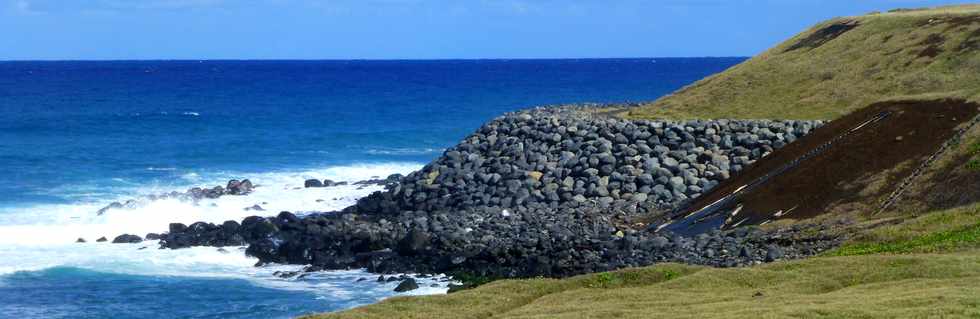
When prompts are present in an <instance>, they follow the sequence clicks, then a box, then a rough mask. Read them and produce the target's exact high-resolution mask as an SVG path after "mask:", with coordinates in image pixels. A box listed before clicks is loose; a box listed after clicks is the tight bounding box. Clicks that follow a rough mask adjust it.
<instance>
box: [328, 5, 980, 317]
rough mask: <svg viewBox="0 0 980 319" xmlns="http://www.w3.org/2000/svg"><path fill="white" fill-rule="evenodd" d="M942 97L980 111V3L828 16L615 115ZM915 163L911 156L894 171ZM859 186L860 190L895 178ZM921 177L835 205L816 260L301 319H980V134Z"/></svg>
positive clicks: (522, 284) (728, 114)
mask: <svg viewBox="0 0 980 319" xmlns="http://www.w3.org/2000/svg"><path fill="white" fill-rule="evenodd" d="M950 97H953V98H962V99H966V100H970V101H975V102H980V5H973V6H956V7H944V8H937V9H928V10H897V11H893V12H887V13H874V14H869V15H866V16H860V17H843V18H837V19H833V20H831V21H827V22H824V23H821V24H818V25H816V26H814V27H813V28H812V29H810V30H808V31H806V32H803V33H801V34H799V35H797V36H795V37H793V38H792V39H790V40H788V41H786V42H784V43H782V44H780V45H777V46H776V47H774V48H772V49H769V50H768V51H766V52H765V53H763V54H760V55H759V56H757V57H754V58H752V59H750V60H748V61H746V62H744V63H742V64H740V65H737V66H735V67H732V68H731V69H729V70H727V71H725V72H722V73H720V74H717V75H714V76H711V77H708V78H706V79H704V80H701V81H698V82H697V83H694V84H692V85H690V86H688V87H685V88H683V89H681V90H680V91H678V92H676V93H674V94H673V95H670V96H666V97H664V98H661V99H660V100H657V101H655V102H652V103H650V104H647V105H643V106H641V107H636V108H629V109H625V111H619V113H616V114H618V115H620V116H624V117H628V118H796V119H836V118H838V117H841V116H842V115H844V114H848V113H851V112H852V111H855V110H858V109H861V108H864V107H865V106H868V105H871V104H873V103H875V102H880V101H888V100H924V101H927V100H936V99H939V98H950ZM923 104H925V105H927V104H928V103H923ZM608 111H609V112H616V111H614V110H608ZM910 133H914V132H910ZM887 140H888V141H891V142H895V141H900V139H895V138H893V137H891V136H887ZM920 163H921V161H920V160H918V159H912V158H910V159H908V160H907V161H905V162H902V163H901V164H899V165H897V166H896V167H895V168H894V169H893V170H896V171H898V170H901V168H902V167H915V166H917V165H919V164H920ZM886 173H887V172H886ZM886 173H881V174H878V175H882V176H885V175H888V174H886ZM903 176H904V175H903ZM861 179H864V180H868V181H871V182H869V183H867V184H868V185H870V186H868V187H867V188H868V189H870V188H874V185H881V184H885V183H897V182H898V180H897V179H896V178H892V179H889V178H882V177H881V176H863V177H861ZM916 181H917V182H916V183H914V184H912V186H911V187H910V188H909V189H908V191H907V194H906V195H905V196H904V197H903V198H904V199H903V201H902V202H900V203H901V205H897V207H894V209H892V210H889V211H885V212H882V213H880V214H875V213H873V209H874V208H875V207H877V206H878V205H877V203H876V201H875V200H867V202H868V203H865V204H867V205H847V206H846V207H839V208H840V209H839V211H841V212H845V213H847V214H852V215H855V216H857V215H860V216H862V218H861V219H859V221H858V222H857V223H856V224H854V225H852V226H848V227H849V228H847V229H845V230H844V231H845V232H848V233H851V234H852V237H851V240H850V241H849V242H848V243H847V244H845V245H844V246H843V247H840V248H838V249H836V250H834V251H831V252H828V253H827V254H826V255H824V256H820V257H814V258H810V259H806V260H797V261H782V262H775V263H771V264H764V265H758V266H755V267H749V268H738V269H717V268H707V267H699V266H687V265H679V264H662V265H656V266H652V267H644V268H635V269H625V270H620V271H615V272H608V273H598V274H589V275H583V276H578V277H572V278H568V279H562V280H556V279H543V278H541V279H527V280H503V281H496V282H492V283H490V284H487V285H484V286H480V287H477V288H475V289H471V290H466V291H462V292H458V293H453V294H449V295H443V296H424V297H395V298H391V299H388V300H385V301H383V302H380V303H378V304H374V305H370V306H366V307H361V308H356V309H352V310H348V311H345V312H340V313H333V314H323V315H315V316H311V318H490V317H493V318H545V317H547V318H611V317H614V318H620V317H622V318H649V317H665V318H759V317H766V318H783V317H804V318H868V317H944V318H949V317H955V318H960V317H974V318H976V317H980V204H978V201H980V187H978V182H980V125H977V126H975V127H974V128H973V129H971V130H969V131H967V132H966V134H964V135H963V138H962V140H959V141H958V142H957V143H954V144H952V146H951V147H950V151H948V152H945V153H943V155H942V156H941V157H939V158H938V160H936V161H935V162H934V163H933V164H932V165H930V166H928V167H927V169H925V170H924V171H923V172H922V175H921V176H920V177H919V178H918V179H916ZM868 189H864V190H861V192H867V191H869V190H868ZM789 222H792V221H789ZM784 224H785V223H783V225H784ZM776 226H779V225H776Z"/></svg>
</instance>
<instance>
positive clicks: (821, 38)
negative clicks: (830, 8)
mask: <svg viewBox="0 0 980 319" xmlns="http://www.w3.org/2000/svg"><path fill="white" fill-rule="evenodd" d="M858 25H860V23H859V22H857V21H853V20H852V21H841V22H837V23H834V24H831V25H829V26H826V27H823V28H821V29H820V30H817V31H814V32H813V33H811V34H810V35H808V36H807V37H805V38H803V39H801V40H800V42H797V43H795V44H793V45H791V46H790V47H789V48H787V49H786V51H783V52H789V51H793V50H799V49H803V48H808V49H815V48H819V47H820V46H821V45H824V44H825V43H827V42H830V40H833V39H836V38H837V37H839V36H840V35H841V34H844V33H845V32H847V31H851V30H852V29H854V28H856V27H857V26H858Z"/></svg>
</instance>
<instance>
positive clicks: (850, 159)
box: [675, 99, 980, 226]
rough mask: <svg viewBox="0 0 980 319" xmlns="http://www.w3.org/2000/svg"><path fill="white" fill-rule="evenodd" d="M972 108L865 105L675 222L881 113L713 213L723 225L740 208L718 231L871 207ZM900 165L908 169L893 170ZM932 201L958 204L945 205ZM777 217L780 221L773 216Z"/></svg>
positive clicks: (936, 103) (948, 102) (943, 103)
mask: <svg viewBox="0 0 980 319" xmlns="http://www.w3.org/2000/svg"><path fill="white" fill-rule="evenodd" d="M978 108H980V105H978V104H976V103H971V102H966V101H963V100H954V99H944V100H933V101H898V102H884V103H876V104H872V105H870V106H868V107H865V108H863V109H861V110H858V111H856V112H854V113H852V114H850V115H847V116H845V117H843V118H840V119H838V120H835V121H832V122H830V123H828V124H827V125H824V126H823V127H821V128H819V129H816V130H814V131H813V132H812V133H810V134H809V135H807V136H806V137H804V138H802V139H800V140H798V141H797V142H794V143H791V144H789V145H787V146H785V147H783V148H782V149H779V150H777V151H775V152H773V153H772V154H770V155H769V156H767V157H764V158H762V159H760V160H759V161H758V162H756V163H755V164H754V165H752V166H750V167H748V168H747V169H746V170H744V171H742V172H740V173H739V174H737V175H736V176H734V177H732V178H731V179H729V180H727V181H725V182H723V183H722V184H721V185H719V186H718V187H717V188H715V189H714V190H713V191H712V192H710V193H708V194H707V195H705V196H702V197H701V198H699V199H698V200H695V201H693V202H692V203H691V204H690V205H688V206H687V208H686V209H685V210H682V211H681V212H682V214H680V215H679V216H685V215H687V214H688V213H692V212H697V211H698V210H700V209H701V208H704V207H706V206H708V205H710V204H712V203H715V202H716V201H718V200H720V199H723V198H725V197H726V196H727V195H729V194H731V193H733V192H735V191H736V190H737V189H738V188H740V187H742V186H743V185H749V184H751V183H753V182H754V181H757V180H758V179H759V178H760V177H762V176H765V175H766V174H769V173H771V172H774V171H776V170H778V169H780V168H783V167H784V166H785V165H786V164H787V163H790V162H792V161H793V160H795V159H797V158H799V157H801V156H802V155H804V154H806V153H807V152H809V151H810V150H813V149H815V148H817V147H819V146H820V145H822V144H825V143H826V142H828V141H831V140H833V139H834V138H835V137H837V136H840V135H842V134H844V133H845V132H847V131H849V130H852V129H853V128H855V127H857V126H859V125H860V124H861V123H864V122H865V121H867V120H869V119H871V118H874V117H875V116H876V115H879V114H887V115H888V116H887V117H885V118H884V119H882V120H880V121H878V122H873V123H871V124H867V125H865V126H864V127H862V128H860V129H858V130H856V131H854V133H852V134H850V135H847V136H846V137H844V138H842V139H840V140H838V141H837V142H835V143H834V144H832V145H830V146H829V147H827V148H826V149H825V150H824V151H823V152H821V153H818V154H816V155H814V156H812V157H810V158H808V159H806V160H803V161H801V162H800V163H799V164H798V166H795V167H791V168H789V169H788V170H786V171H785V172H783V173H782V174H779V175H776V176H774V177H772V178H770V179H768V180H767V181H766V182H764V183H761V184H759V186H757V187H755V188H753V189H750V190H746V191H742V192H741V195H740V196H738V197H737V198H735V199H734V200H733V201H731V202H728V203H726V204H725V205H724V206H723V208H721V209H720V210H718V212H719V213H718V214H719V216H721V218H727V217H728V216H729V214H730V212H732V211H734V210H735V209H736V207H737V206H738V205H742V206H743V207H742V209H741V211H739V213H738V215H737V216H735V217H733V218H731V220H729V221H728V223H727V224H726V226H731V225H732V224H734V223H736V222H738V221H741V220H743V219H744V221H743V222H742V223H741V225H750V224H759V223H763V222H766V221H769V220H775V219H780V218H792V219H804V218H811V217H814V216H817V215H820V214H823V213H825V212H828V211H835V212H839V213H854V212H853V211H850V212H841V210H840V209H836V208H840V207H853V206H851V205H850V204H854V203H858V202H864V203H867V202H868V201H872V202H875V204H877V202H876V201H877V200H880V199H883V198H884V197H885V196H887V195H888V194H890V193H891V192H892V191H894V190H895V188H896V187H897V184H898V183H899V182H900V181H901V180H902V179H903V178H904V177H905V176H907V175H909V174H911V172H912V170H913V169H914V168H915V167H917V166H918V165H919V163H921V162H922V161H923V160H925V159H926V158H927V157H928V156H929V155H931V154H932V153H934V152H935V151H936V150H938V149H939V147H940V146H941V145H942V143H943V142H945V141H946V140H948V139H949V138H951V137H952V136H953V135H954V134H955V131H956V127H957V126H958V125H960V124H961V123H963V122H965V121H969V120H970V119H972V118H973V117H974V116H976V114H977V113H978V111H980V110H978ZM907 161H912V163H914V164H913V165H903V166H902V167H901V168H896V166H898V165H899V164H900V163H903V162H907ZM885 175H887V176H885ZM876 180H877V182H875V181H876ZM882 180H884V182H883V184H882ZM934 182H939V181H934ZM959 182H964V181H959ZM871 183H876V184H875V185H871ZM939 184H942V182H939ZM967 184H968V185H972V184H974V183H967ZM869 186H870V187H869ZM977 191H978V192H980V190H977ZM947 196H954V197H955V196H959V195H957V194H948V195H947ZM974 198H980V197H974ZM939 200H941V201H945V200H953V201H957V202H958V200H955V199H952V198H949V199H947V198H941V199H939ZM780 211H782V212H783V214H782V215H781V216H780V217H774V214H775V213H777V212H780ZM719 223H720V221H719ZM675 224H677V223H675Z"/></svg>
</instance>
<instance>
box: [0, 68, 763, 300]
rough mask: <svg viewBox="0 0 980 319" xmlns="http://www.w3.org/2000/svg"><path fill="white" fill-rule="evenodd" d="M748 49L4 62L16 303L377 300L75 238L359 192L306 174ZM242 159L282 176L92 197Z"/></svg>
mask: <svg viewBox="0 0 980 319" xmlns="http://www.w3.org/2000/svg"><path fill="white" fill-rule="evenodd" d="M743 60H744V59H742V58H658V59H655V60H654V59H586V60H470V61H139V62H0V317H45V318H49V317H65V318H99V317H115V318H122V317H164V318H184V317H198V318H217V317H249V318H268V317H288V316H294V315H297V314H302V313H308V312H313V311H327V310H334V309H342V308H346V307H351V306H353V305H357V304H363V303H369V302H373V301H376V300H378V299H379V298H383V297H386V296H389V295H391V293H390V292H389V290H390V287H387V286H382V285H376V286H370V287H367V288H369V289H366V288H365V287H359V286H356V285H354V284H352V283H351V282H352V281H353V280H349V279H352V278H353V279H356V276H358V275H357V274H351V273H343V274H332V275H331V274H325V275H324V278H321V280H313V281H309V282H303V283H296V282H286V281H282V280H277V279H269V278H266V277H270V276H266V275H267V273H268V272H269V271H266V270H264V269H253V268H252V267H251V266H250V265H251V263H254V260H250V259H247V258H245V257H243V256H239V255H241V253H240V252H238V251H233V252H231V253H230V254H224V255H222V254H220V253H216V252H214V251H213V250H210V249H208V250H203V248H202V249H197V250H194V249H192V250H188V251H186V252H157V251H156V249H155V247H152V245H149V246H151V247H150V248H151V249H145V250H139V249H138V247H125V248H116V246H111V245H109V244H95V243H91V242H92V240H89V242H90V243H87V244H77V245H76V244H71V243H70V242H72V241H73V239H74V238H77V237H82V236H91V237H90V238H91V239H94V238H95V236H101V235H102V234H104V235H106V236H110V237H109V238H110V239H111V235H113V234H118V233H119V232H124V231H129V230H132V231H139V230H144V229H145V230H159V231H163V230H165V229H166V223H167V222H169V221H171V219H173V220H182V221H183V220H188V221H193V220H195V219H200V220H207V219H209V218H213V219H215V220H217V221H220V218H229V217H228V216H231V217H235V216H238V215H240V214H242V213H239V212H238V211H239V210H240V209H239V208H237V207H241V205H245V204H251V203H250V202H249V203H245V202H244V201H247V200H253V201H259V200H260V199H261V200H262V201H264V202H268V201H273V200H277V199H281V201H280V202H272V203H270V204H269V205H273V206H275V205H277V204H278V205H281V206H279V207H282V209H296V210H299V209H302V208H305V207H300V206H303V205H309V203H312V202H313V201H312V199H314V198H316V199H319V197H323V198H328V197H329V198H328V199H329V200H334V202H330V201H329V200H328V201H326V204H323V205H328V204H329V205H340V206H342V205H343V204H344V203H346V202H344V200H345V199H343V198H340V199H337V198H334V197H343V196H340V195H337V194H341V195H345V196H346V195H349V196H357V195H359V194H360V193H356V192H355V191H353V190H335V191H334V193H330V194H326V193H325V194H317V193H309V191H305V190H304V191H292V188H293V187H294V185H293V184H292V182H294V181H295V182H298V183H300V184H301V183H302V178H306V177H317V178H324V177H332V178H338V179H343V178H345V177H350V178H353V177H352V176H354V177H356V176H368V175H371V176H373V175H384V174H388V173H393V172H402V173H404V172H405V170H411V169H412V168H413V167H417V166H420V165H422V164H424V163H425V162H427V161H429V160H431V159H433V158H435V157H436V156H438V155H439V154H441V152H442V150H443V149H444V148H446V147H449V146H452V145H453V144H455V142H457V141H458V140H460V139H462V138H463V137H465V136H466V135H467V134H469V133H470V132H472V131H473V130H474V129H476V128H477V127H478V126H479V125H480V124H482V123H483V122H485V121H487V120H489V119H492V118H494V117H496V116H498V115H499V114H501V113H503V112H507V111H513V110H517V109H520V108H525V107H530V106H536V105H550V104H563V103H581V102H627V101H647V100H653V99H656V98H657V97H660V96H662V95H664V94H666V93H669V92H671V91H673V90H675V89H678V88H680V87H682V86H684V85H686V84H689V83H691V82H693V81H695V80H698V79H700V78H703V77H704V76H707V75H710V74H712V73H716V72H719V71H722V70H724V69H726V68H728V67H730V66H732V65H734V64H736V63H739V62H741V61H743ZM229 177H247V178H252V179H253V180H255V181H256V182H257V183H259V184H264V185H265V186H266V187H265V188H264V189H262V188H260V189H261V190H262V191H261V192H259V191H257V192H256V194H255V195H254V196H256V197H254V198H253V199H235V201H232V200H227V201H224V202H217V203H215V204H213V205H211V206H209V207H212V208H207V209H205V208H196V207H190V206H187V207H184V206H179V204H175V203H158V204H154V205H156V206H153V205H151V206H150V207H144V208H140V209H135V210H131V211H125V212H118V213H115V214H114V215H111V214H110V215H111V216H100V217H94V216H91V215H90V212H91V210H92V208H97V207H100V206H104V205H105V204H107V203H108V202H111V201H112V200H118V199H124V198H131V197H133V196H136V195H137V194H145V193H148V192H151V193H152V192H155V191H170V190H181V189H184V188H186V187H188V186H193V185H209V186H213V185H217V184H216V183H218V182H220V181H222V180H227V178H229ZM148 189H150V190H152V191H148ZM345 191H347V192H348V193H343V192H345ZM360 195H363V194H360ZM250 196H252V195H250ZM322 202H324V201H318V202H317V203H322ZM167 205H171V206H167ZM173 205H177V206H173ZM222 205H224V206H222ZM235 205H239V206H235ZM214 207H218V208H214ZM220 207H233V208H234V209H226V210H221V209H219V208H220ZM321 208H322V207H321ZM311 209H312V208H311ZM168 214H173V215H168ZM241 216H245V215H241ZM62 237H63V238H62ZM100 245H101V246H100ZM118 246H120V247H122V246H127V245H118ZM144 246H147V245H144ZM216 254H217V255H216ZM231 255H234V256H231ZM222 256H228V257H222ZM270 271H271V270H270ZM202 273H203V274H202ZM351 276H354V277H351ZM349 277H350V278H349ZM436 292H437V291H436Z"/></svg>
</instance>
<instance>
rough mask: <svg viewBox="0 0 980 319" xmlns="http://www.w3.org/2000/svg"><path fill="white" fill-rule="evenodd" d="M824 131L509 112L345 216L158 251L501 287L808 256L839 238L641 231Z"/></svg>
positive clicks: (266, 222) (253, 229)
mask: <svg viewBox="0 0 980 319" xmlns="http://www.w3.org/2000/svg"><path fill="white" fill-rule="evenodd" d="M821 124H822V123H820V122H808V121H766V120H761V121H742V120H740V121H729V120H718V121H686V122H672V121H628V120H620V119H611V118H606V117H602V116H594V115H593V113H591V110H589V109H583V108H578V107H563V108H544V109H534V110H528V111H523V112H517V113H511V114H507V115H505V116H502V117H500V118H497V119H495V120H493V121H491V122H490V123H488V124H486V125H484V126H483V127H481V128H480V129H479V130H478V131H477V132H476V133H475V134H473V135H471V136H469V137H467V138H466V139H464V140H463V141H462V142H461V143H460V144H459V145H457V146H455V147H453V148H451V149H449V150H447V151H446V152H445V154H444V155H443V156H442V157H440V158H439V159H437V160H436V161H434V162H433V163H431V164H429V165H427V166H425V167H424V168H423V169H422V170H419V171H417V172H414V173H412V174H409V175H408V176H405V177H404V178H401V179H400V180H399V182H397V183H390V184H387V186H386V190H385V191H383V192H376V193H374V194H371V195H370V196H367V197H365V198H362V199H360V200H359V201H358V203H357V204H356V205H354V206H351V207H349V208H347V209H344V210H343V211H341V212H330V213H318V214H312V215H308V216H304V217H303V218H300V217H297V216H295V215H293V214H290V213H288V212H283V213H280V214H279V215H278V216H276V217H268V218H263V217H254V216H253V217H249V218H247V219H246V220H245V221H243V222H242V224H241V226H240V227H238V228H237V232H236V231H225V230H222V229H221V227H217V226H214V225H208V224H203V225H199V224H202V223H197V224H194V225H198V226H196V227H195V226H194V225H192V226H191V227H186V228H183V227H176V228H175V227H173V226H172V227H171V231H170V233H169V234H167V235H166V236H165V238H164V240H163V241H162V242H161V244H162V246H163V247H169V248H180V247H186V246H193V245H224V244H230V243H238V242H239V241H238V240H241V241H242V242H244V243H247V244H248V245H249V247H248V249H247V251H246V252H247V254H249V255H251V256H255V257H257V258H259V260H260V261H261V263H269V262H275V263H293V264H311V265H313V268H314V269H344V268H367V269H368V270H370V271H373V272H379V273H390V272H406V271H413V272H422V273H432V272H465V273H470V274H476V275H481V276H495V277H496V276H499V277H524V276H536V275H544V276H566V275H573V274H579V273H585V272H594V271H602V270H609V269H615V268H621V267H627V266H640V265H647V264H651V263H654V262H663V261H680V262H687V263H696V264H710V265H719V266H735V265H746V264H751V263H755V262H763V261H767V260H774V259H778V258H794V257H799V256H805V255H810V254H813V253H816V252H818V251H820V250H822V249H825V248H827V247H829V246H831V245H833V243H834V242H835V241H836V240H837V239H836V238H833V237H832V236H828V235H826V234H825V233H823V232H814V233H813V235H812V236H806V237H805V238H802V237H799V236H800V235H798V234H796V233H787V234H782V235H780V234H779V233H778V231H776V232H777V233H774V232H773V231H769V232H763V231H760V230H755V229H736V230H733V231H728V232H720V231H712V232H708V233H705V234H701V235H698V236H697V237H695V238H686V237H681V236H677V235H673V234H661V233H656V232H653V231H652V230H650V229H647V227H646V224H645V223H644V221H645V220H648V219H650V218H651V216H656V215H657V214H658V213H662V212H663V211H665V210H667V209H670V208H672V207H676V206H677V205H679V204H681V203H683V202H684V201H686V200H688V199H691V198H696V197H698V196H700V195H701V194H703V193H704V192H706V191H707V190H709V189H711V188H712V187H714V186H715V185H717V184H718V183H719V181H721V180H724V179H726V178H728V177H729V176H730V175H732V174H734V173H736V172H738V171H739V170H741V169H742V168H744V167H745V166H746V165H749V164H751V163H752V162H753V161H755V160H757V159H759V158H761V157H763V156H765V155H766V154H768V153H769V152H772V151H773V150H774V149H776V148H779V147H781V146H783V145H785V144H787V143H791V142H793V141H794V140H795V139H797V138H799V137H801V136H803V135H805V134H807V133H808V132H809V131H810V130H811V129H813V128H814V127H816V126H819V125H821ZM321 184H322V183H321ZM181 226H182V225H181Z"/></svg>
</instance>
